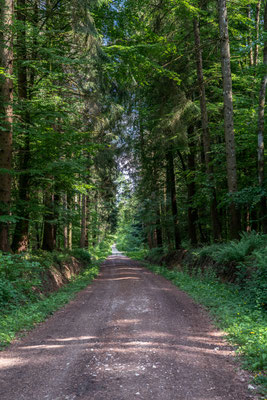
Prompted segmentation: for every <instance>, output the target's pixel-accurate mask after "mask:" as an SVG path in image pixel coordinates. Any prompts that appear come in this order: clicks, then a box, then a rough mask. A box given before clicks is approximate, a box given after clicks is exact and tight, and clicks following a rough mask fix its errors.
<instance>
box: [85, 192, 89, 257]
mask: <svg viewBox="0 0 267 400" xmlns="http://www.w3.org/2000/svg"><path fill="white" fill-rule="evenodd" d="M89 211H90V210H89V196H86V219H85V220H86V226H85V230H86V234H85V241H84V247H85V249H87V250H88V247H89V216H90V213H89Z"/></svg>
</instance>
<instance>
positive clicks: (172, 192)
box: [166, 149, 181, 250]
mask: <svg viewBox="0 0 267 400" xmlns="http://www.w3.org/2000/svg"><path fill="white" fill-rule="evenodd" d="M166 162H167V166H166V167H167V174H166V177H167V201H170V203H171V211H172V219H173V232H174V243H175V249H176V250H178V249H179V248H180V245H181V238H180V232H179V226H178V209H177V202H176V183H175V174H174V163H173V153H172V150H171V149H169V150H167V152H166Z"/></svg>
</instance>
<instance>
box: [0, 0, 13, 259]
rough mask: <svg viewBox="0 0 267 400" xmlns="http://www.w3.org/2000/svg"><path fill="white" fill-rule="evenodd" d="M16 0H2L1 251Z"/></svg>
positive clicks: (7, 195)
mask: <svg viewBox="0 0 267 400" xmlns="http://www.w3.org/2000/svg"><path fill="white" fill-rule="evenodd" d="M13 14H14V1H13V0H0V23H1V27H0V68H3V71H4V72H5V73H6V74H7V76H4V75H1V77H0V128H1V129H0V168H3V169H5V170H6V171H5V172H1V173H0V182H1V187H0V217H2V218H3V221H2V222H0V250H1V251H9V250H10V246H9V235H8V221H7V220H6V221H5V219H8V216H9V207H10V200H11V174H10V171H11V168H12V132H13V129H12V125H13V106H12V102H13V81H12V79H11V78H10V76H11V75H12V74H13V34H12V18H13Z"/></svg>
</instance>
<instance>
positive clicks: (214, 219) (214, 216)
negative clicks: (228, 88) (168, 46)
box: [194, 18, 221, 241]
mask: <svg viewBox="0 0 267 400" xmlns="http://www.w3.org/2000/svg"><path fill="white" fill-rule="evenodd" d="M194 34H195V48H196V64H197V76H198V86H199V94H200V108H201V123H202V136H203V147H204V156H205V166H206V173H207V175H208V179H209V181H210V184H211V192H212V196H211V205H210V215H211V223H212V232H213V239H214V240H215V241H217V240H220V239H221V225H220V219H219V215H218V211H217V198H216V189H215V185H214V176H213V167H212V164H211V161H212V160H211V145H210V133H209V124H208V112H207V105H206V90H205V84H204V76H203V61H202V50H201V42H200V30H199V21H198V20H197V18H194Z"/></svg>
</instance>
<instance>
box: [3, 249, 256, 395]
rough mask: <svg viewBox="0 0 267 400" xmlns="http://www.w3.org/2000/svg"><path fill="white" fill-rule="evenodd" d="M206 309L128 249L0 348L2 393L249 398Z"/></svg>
mask: <svg viewBox="0 0 267 400" xmlns="http://www.w3.org/2000/svg"><path fill="white" fill-rule="evenodd" d="M236 369H237V365H236V364H235V363H234V361H233V353H232V352H231V350H230V349H229V347H228V346H227V345H226V344H225V343H224V342H223V341H222V339H221V335H220V334H219V332H217V331H216V330H215V329H214V328H213V327H212V326H211V324H210V322H209V319H208V317H207V315H206V314H205V312H203V311H202V310H201V308H200V307H199V306H197V305H196V304H195V303H194V302H193V301H192V300H191V299H190V298H189V297H188V296H187V295H185V294H184V293H182V292H180V291H179V290H178V289H177V288H176V287H174V286H173V285H172V284H171V283H170V282H168V281H166V280H165V279H164V278H162V277H159V276H155V275H153V274H152V273H151V272H149V271H147V270H146V269H144V268H142V267H140V266H138V264H137V263H136V262H134V261H131V260H129V259H128V258H126V257H123V256H121V255H120V254H117V255H113V256H110V257H109V258H108V259H107V260H106V261H105V263H104V264H103V266H102V268H101V274H100V276H99V277H98V278H97V279H96V280H95V281H94V282H93V284H92V285H91V286H89V287H88V288H87V289H85V290H83V291H82V292H80V293H79V295H78V296H77V298H76V300H74V301H72V302H71V303H70V304H69V305H67V306H66V307H65V308H63V309H61V310H60V311H58V312H56V313H55V314H54V315H53V316H52V317H51V318H50V319H49V320H48V321H46V322H45V323H43V324H41V325H39V326H38V327H37V328H36V329H35V330H34V331H32V332H31V333H30V334H29V335H28V336H27V337H24V338H23V339H22V340H20V341H18V342H17V343H14V344H13V345H11V346H10V347H9V349H8V350H6V351H3V352H2V353H0V399H1V400H74V399H82V400H133V399H146V400H226V399H227V400H247V399H251V398H253V397H250V396H251V395H250V393H249V390H248V389H247V386H248V382H247V380H246V377H245V374H243V373H241V372H240V371H239V370H236Z"/></svg>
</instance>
